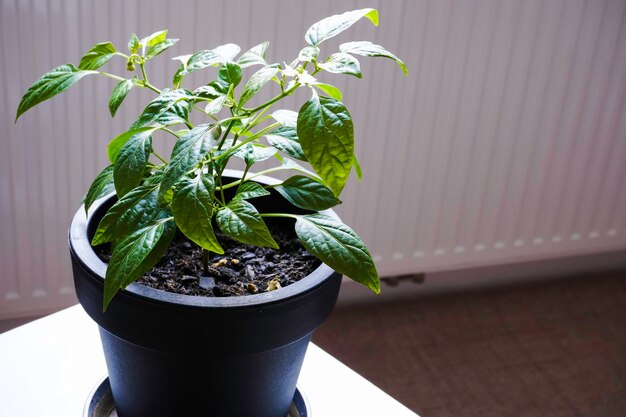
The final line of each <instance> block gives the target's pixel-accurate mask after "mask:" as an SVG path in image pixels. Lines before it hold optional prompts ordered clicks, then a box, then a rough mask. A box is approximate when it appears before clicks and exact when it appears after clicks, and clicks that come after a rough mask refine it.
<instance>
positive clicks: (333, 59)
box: [317, 52, 363, 78]
mask: <svg viewBox="0 0 626 417" xmlns="http://www.w3.org/2000/svg"><path fill="white" fill-rule="evenodd" d="M317 66H318V67H320V68H322V69H324V70H326V71H328V72H332V73H333V74H349V75H354V76H355V77H357V78H362V77H363V74H362V73H361V65H360V64H359V61H358V60H357V59H356V58H355V57H353V56H352V55H348V54H344V53H341V52H340V53H336V54H332V55H331V56H329V57H328V60H327V61H326V62H324V63H318V64H317Z"/></svg>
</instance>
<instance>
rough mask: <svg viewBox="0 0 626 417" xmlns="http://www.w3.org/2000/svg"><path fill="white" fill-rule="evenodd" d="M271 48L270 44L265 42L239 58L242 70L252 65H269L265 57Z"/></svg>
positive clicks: (238, 61)
mask: <svg viewBox="0 0 626 417" xmlns="http://www.w3.org/2000/svg"><path fill="white" fill-rule="evenodd" d="M269 46H270V43H269V42H267V41H265V42H263V43H260V44H258V45H257V46H255V47H253V48H250V49H249V50H248V51H246V52H244V53H243V55H241V56H240V57H239V59H238V60H237V63H238V64H239V66H240V67H241V68H247V67H250V66H252V65H263V66H265V65H267V62H265V55H266V54H267V48H268V47H269Z"/></svg>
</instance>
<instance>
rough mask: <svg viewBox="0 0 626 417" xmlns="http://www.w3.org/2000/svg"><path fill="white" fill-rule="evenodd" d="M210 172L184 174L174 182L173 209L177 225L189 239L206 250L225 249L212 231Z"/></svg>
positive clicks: (212, 188)
mask: <svg viewBox="0 0 626 417" xmlns="http://www.w3.org/2000/svg"><path fill="white" fill-rule="evenodd" d="M214 191H215V182H214V181H213V177H212V176H210V175H198V176H197V177H195V178H189V177H183V178H181V179H180V181H178V182H177V183H176V188H175V190H174V198H173V200H172V211H173V213H174V219H175V220H176V225H177V226H178V228H179V229H180V230H181V232H183V233H184V234H185V236H187V237H188V238H189V239H190V240H191V241H192V242H194V243H196V244H197V245H199V246H200V247H202V248H203V249H206V250H210V251H211V252H215V253H220V254H222V253H224V249H222V247H221V246H220V244H219V242H218V241H217V238H216V237H215V233H214V232H213V225H212V220H211V219H212V218H213V192H214Z"/></svg>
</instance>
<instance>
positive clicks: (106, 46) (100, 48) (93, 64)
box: [78, 42, 116, 70]
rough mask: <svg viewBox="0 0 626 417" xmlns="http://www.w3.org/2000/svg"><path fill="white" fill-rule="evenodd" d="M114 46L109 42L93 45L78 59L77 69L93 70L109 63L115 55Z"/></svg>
mask: <svg viewBox="0 0 626 417" xmlns="http://www.w3.org/2000/svg"><path fill="white" fill-rule="evenodd" d="M115 52H116V50H115V46H113V44H112V43H111V42H103V43H98V44H95V45H94V46H92V47H91V49H90V50H89V51H88V52H87V53H86V54H85V56H83V57H82V58H81V59H80V63H79V64H78V69H82V70H95V69H98V68H100V67H101V66H103V65H104V64H106V63H107V62H109V60H110V59H111V58H113V56H114V55H115Z"/></svg>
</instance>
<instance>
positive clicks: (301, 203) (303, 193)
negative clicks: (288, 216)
mask: <svg viewBox="0 0 626 417" xmlns="http://www.w3.org/2000/svg"><path fill="white" fill-rule="evenodd" d="M275 189H276V191H278V192H279V193H280V194H281V195H282V196H283V197H285V199H286V200H287V201H289V202H290V203H291V204H293V205H294V206H296V207H300V208H301V209H304V210H312V211H320V210H326V209H329V208H331V207H334V206H336V205H337V204H341V200H339V199H338V198H336V197H335V195H334V194H333V192H332V190H331V189H330V188H328V187H326V186H325V185H324V184H322V183H321V182H319V181H316V180H314V179H313V178H309V177H305V176H303V175H296V176H293V177H290V178H289V179H287V180H286V181H284V182H283V183H282V184H280V185H279V186H277V187H275Z"/></svg>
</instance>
